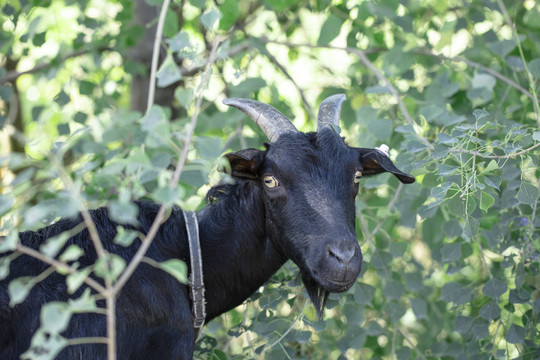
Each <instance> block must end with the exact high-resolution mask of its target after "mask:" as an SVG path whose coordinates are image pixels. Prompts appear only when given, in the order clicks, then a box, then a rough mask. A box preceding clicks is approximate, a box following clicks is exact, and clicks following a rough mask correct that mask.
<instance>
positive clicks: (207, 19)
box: [201, 8, 221, 30]
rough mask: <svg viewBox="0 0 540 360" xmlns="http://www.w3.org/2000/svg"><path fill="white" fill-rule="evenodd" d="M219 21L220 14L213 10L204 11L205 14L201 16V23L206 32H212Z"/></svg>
mask: <svg viewBox="0 0 540 360" xmlns="http://www.w3.org/2000/svg"><path fill="white" fill-rule="evenodd" d="M219 19H221V13H220V12H219V11H218V10H216V9H214V8H212V9H210V10H207V11H205V13H204V14H202V15H201V23H202V24H203V25H204V27H205V28H207V29H208V30H212V29H213V28H214V26H215V25H216V22H217V21H218V20H219Z"/></svg>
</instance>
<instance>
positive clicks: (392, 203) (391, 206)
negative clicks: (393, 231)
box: [370, 183, 403, 237]
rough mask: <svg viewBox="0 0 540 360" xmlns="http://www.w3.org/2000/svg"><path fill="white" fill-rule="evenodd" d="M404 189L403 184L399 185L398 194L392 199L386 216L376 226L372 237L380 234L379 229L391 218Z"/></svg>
mask: <svg viewBox="0 0 540 360" xmlns="http://www.w3.org/2000/svg"><path fill="white" fill-rule="evenodd" d="M402 188H403V184H402V183H399V185H398V187H397V189H396V192H395V193H394V196H393V197H392V200H391V201H390V203H389V204H388V206H387V211H386V216H385V217H384V218H383V219H382V220H381V221H380V222H379V223H378V224H377V226H375V229H373V231H372V232H371V234H370V236H371V237H373V236H375V234H376V233H377V232H379V229H380V228H381V227H382V226H383V224H384V223H385V221H386V219H388V217H389V216H390V213H391V212H392V209H393V208H394V206H395V205H396V202H397V199H398V197H399V193H400V192H401V189H402Z"/></svg>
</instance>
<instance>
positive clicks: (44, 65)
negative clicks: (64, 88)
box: [0, 47, 112, 84]
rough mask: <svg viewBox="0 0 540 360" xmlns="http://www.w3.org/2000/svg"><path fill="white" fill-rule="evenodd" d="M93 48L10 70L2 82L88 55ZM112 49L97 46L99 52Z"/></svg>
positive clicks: (11, 80) (9, 81) (10, 81)
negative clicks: (18, 69) (22, 69)
mask: <svg viewBox="0 0 540 360" xmlns="http://www.w3.org/2000/svg"><path fill="white" fill-rule="evenodd" d="M93 50H94V49H81V50H77V51H74V52H72V53H69V54H67V55H65V56H63V57H62V58H61V60H60V61H59V62H56V61H54V60H55V59H51V61H50V62H44V63H41V64H38V65H36V66H34V67H33V68H31V69H28V70H24V71H8V72H7V73H6V75H4V77H3V78H1V79H0V84H4V83H12V82H14V81H15V80H17V79H18V78H19V77H20V76H21V75H25V74H33V73H36V72H39V71H41V70H45V69H47V68H49V67H52V66H53V64H56V63H62V62H64V61H66V60H68V59H71V58H74V57H78V56H81V55H86V54H88V53H90V52H92V51H93ZM111 50H112V49H111V48H109V47H98V48H97V51H99V52H103V51H111Z"/></svg>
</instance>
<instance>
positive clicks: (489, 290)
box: [482, 278, 508, 299]
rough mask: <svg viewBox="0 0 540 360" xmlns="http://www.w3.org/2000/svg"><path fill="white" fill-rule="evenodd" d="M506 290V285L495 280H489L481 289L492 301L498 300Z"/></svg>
mask: <svg viewBox="0 0 540 360" xmlns="http://www.w3.org/2000/svg"><path fill="white" fill-rule="evenodd" d="M506 290H508V286H506V283H505V282H504V281H502V280H500V279H497V278H493V279H491V280H489V281H488V282H487V283H486V284H485V285H484V287H483V289H482V291H483V293H484V294H485V295H487V296H489V297H490V298H493V299H498V298H499V297H500V296H501V295H502V294H504V293H505V292H506Z"/></svg>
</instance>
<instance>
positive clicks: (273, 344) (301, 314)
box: [264, 300, 307, 351]
mask: <svg viewBox="0 0 540 360" xmlns="http://www.w3.org/2000/svg"><path fill="white" fill-rule="evenodd" d="M306 304H307V300H304V305H303V306H302V309H301V310H300V313H298V315H297V316H296V318H295V319H294V321H293V322H292V324H291V326H289V328H288V329H287V330H286V331H285V332H284V333H283V334H282V335H281V336H280V337H279V339H277V340H276V341H274V342H273V343H272V344H270V345H268V346H267V347H265V348H264V351H268V350H270V349H271V348H273V347H274V346H276V345H277V344H279V343H281V340H283V339H284V338H285V336H287V334H288V333H290V332H291V330H292V329H293V328H294V327H295V325H296V323H297V322H298V321H299V320H300V319H301V318H302V317H304V309H305V308H306Z"/></svg>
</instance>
